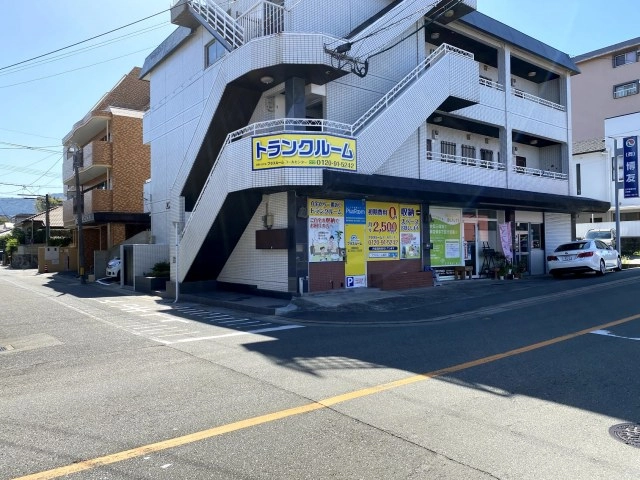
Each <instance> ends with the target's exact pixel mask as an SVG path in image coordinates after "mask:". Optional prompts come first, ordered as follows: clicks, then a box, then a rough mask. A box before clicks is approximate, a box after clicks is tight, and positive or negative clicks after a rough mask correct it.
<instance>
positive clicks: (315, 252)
mask: <svg viewBox="0 0 640 480" xmlns="http://www.w3.org/2000/svg"><path fill="white" fill-rule="evenodd" d="M307 212H308V213H309V217H308V218H309V223H308V226H309V261H310V262H339V261H342V259H343V258H344V252H345V250H344V240H343V237H344V201H343V200H323V199H319V198H309V199H308V201H307Z"/></svg>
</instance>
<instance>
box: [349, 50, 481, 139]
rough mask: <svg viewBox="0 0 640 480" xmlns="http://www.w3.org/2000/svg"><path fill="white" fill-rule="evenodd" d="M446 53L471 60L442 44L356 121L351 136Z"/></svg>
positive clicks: (466, 55) (458, 51) (470, 56)
mask: <svg viewBox="0 0 640 480" xmlns="http://www.w3.org/2000/svg"><path fill="white" fill-rule="evenodd" d="M447 53H452V54H454V55H460V56H463V57H467V58H471V59H473V58H474V57H473V53H469V52H467V51H465V50H462V49H460V48H456V47H453V46H451V45H449V44H446V43H443V44H442V45H440V46H439V47H438V48H436V49H435V50H434V51H433V53H431V55H429V56H428V57H427V58H425V59H424V60H423V61H422V62H420V63H419V64H418V66H417V67H416V68H414V69H413V70H411V71H410V72H409V73H408V74H407V75H405V77H404V78H402V80H400V81H399V82H398V83H397V84H396V85H395V86H394V87H393V88H392V89H391V90H389V91H388V92H387V94H386V95H385V96H384V97H382V98H381V99H380V100H378V101H377V102H376V103H375V104H374V105H373V106H372V107H371V108H370V109H369V110H367V111H366V112H365V113H364V114H363V115H362V116H361V117H360V118H359V119H358V120H356V121H355V123H354V124H353V127H352V129H351V134H352V135H355V133H356V132H357V131H358V130H360V129H361V128H362V127H363V126H364V125H365V124H366V123H367V122H368V121H369V120H370V119H371V118H373V117H375V116H376V115H377V114H378V113H379V112H380V110H382V109H383V108H386V107H388V106H389V104H390V103H391V102H392V101H393V100H395V98H396V97H397V96H398V95H400V93H402V92H403V91H404V89H405V88H406V87H407V86H408V85H410V84H412V83H413V82H415V81H416V80H417V79H418V78H420V77H421V76H422V74H423V73H424V72H425V71H426V70H428V69H429V67H430V66H431V65H432V64H433V63H435V62H437V61H438V60H440V58H442V57H443V56H445V55H446V54H447Z"/></svg>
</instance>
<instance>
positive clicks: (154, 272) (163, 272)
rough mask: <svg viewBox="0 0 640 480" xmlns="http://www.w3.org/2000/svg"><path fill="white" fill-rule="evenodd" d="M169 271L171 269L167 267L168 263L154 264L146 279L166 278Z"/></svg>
mask: <svg viewBox="0 0 640 480" xmlns="http://www.w3.org/2000/svg"><path fill="white" fill-rule="evenodd" d="M170 271H171V267H170V266H169V262H158V263H156V264H155V265H154V266H153V268H152V269H151V272H149V273H148V274H147V275H145V276H147V277H168V276H169V272H170Z"/></svg>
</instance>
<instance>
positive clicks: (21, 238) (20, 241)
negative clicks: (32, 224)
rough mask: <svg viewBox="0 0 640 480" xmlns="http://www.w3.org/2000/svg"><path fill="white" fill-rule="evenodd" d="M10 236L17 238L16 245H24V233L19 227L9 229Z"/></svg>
mask: <svg viewBox="0 0 640 480" xmlns="http://www.w3.org/2000/svg"><path fill="white" fill-rule="evenodd" d="M11 237H12V238H15V239H16V240H17V242H18V245H24V241H25V238H26V234H25V233H24V230H22V229H21V228H20V227H15V228H14V229H13V230H11Z"/></svg>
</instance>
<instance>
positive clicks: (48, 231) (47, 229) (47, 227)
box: [44, 193, 51, 247]
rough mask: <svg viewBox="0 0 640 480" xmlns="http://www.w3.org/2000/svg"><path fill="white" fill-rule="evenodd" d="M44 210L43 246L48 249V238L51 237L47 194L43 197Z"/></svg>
mask: <svg viewBox="0 0 640 480" xmlns="http://www.w3.org/2000/svg"><path fill="white" fill-rule="evenodd" d="M44 208H45V214H44V222H45V230H44V232H45V234H44V238H45V245H46V246H47V247H48V246H49V238H50V237H51V229H50V228H49V194H48V193H47V194H46V195H45V196H44Z"/></svg>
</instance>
